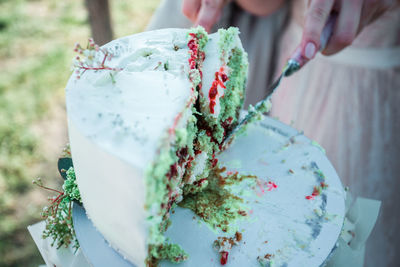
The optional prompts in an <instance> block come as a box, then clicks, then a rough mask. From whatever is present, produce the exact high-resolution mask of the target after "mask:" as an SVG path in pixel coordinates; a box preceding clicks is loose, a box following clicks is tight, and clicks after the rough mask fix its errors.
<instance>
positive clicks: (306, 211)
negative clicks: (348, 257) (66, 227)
mask: <svg viewBox="0 0 400 267" xmlns="http://www.w3.org/2000/svg"><path fill="white" fill-rule="evenodd" d="M218 160H219V164H220V166H224V167H226V172H227V173H228V172H236V171H238V172H239V173H240V174H249V175H250V174H251V175H256V176H257V178H258V179H257V181H256V183H254V182H252V183H250V182H246V180H245V181H243V182H242V183H240V184H239V185H234V186H231V187H230V188H229V190H230V191H231V192H233V193H234V194H236V195H239V196H240V197H241V198H242V199H243V200H244V203H246V205H247V206H248V207H249V209H248V215H249V216H247V217H246V219H242V220H237V221H236V222H235V223H234V225H233V227H235V228H236V229H238V231H239V232H241V233H242V236H243V238H242V241H240V242H239V244H238V245H236V246H233V248H232V250H231V251H230V252H229V256H228V262H227V264H226V265H225V266H228V267H229V266H232V267H236V266H260V261H261V262H263V263H262V264H264V265H265V266H272V265H273V266H287V267H291V266H320V265H322V264H323V263H324V262H325V261H326V260H327V259H328V258H329V255H330V254H331V252H332V251H333V250H334V249H335V246H336V243H337V240H338V237H339V235H340V232H341V229H342V225H343V221H344V216H345V192H344V190H343V187H342V184H341V182H340V180H339V177H338V176H337V174H336V172H335V170H334V168H333V167H332V165H331V163H330V162H329V160H328V159H327V157H326V155H325V153H324V151H323V149H322V148H321V147H320V146H319V145H318V144H316V143H315V142H313V141H311V140H309V139H308V138H307V137H305V136H304V135H303V134H302V133H299V132H298V131H296V130H295V129H293V128H291V127H289V126H287V125H285V124H283V123H281V122H279V121H277V120H275V119H272V118H269V117H265V118H264V119H263V120H262V121H259V122H256V123H254V124H251V125H249V126H248V129H247V131H246V133H244V134H242V135H240V136H237V138H236V140H235V141H234V142H233V143H232V144H231V146H230V147H228V148H227V149H226V150H225V151H224V152H222V153H221V154H220V155H219V156H218ZM272 185H273V186H272ZM73 219H74V228H75V231H76V236H77V238H78V240H79V243H80V246H81V249H82V251H83V253H84V254H85V256H86V258H87V259H88V261H89V262H90V263H91V264H92V265H93V266H95V267H100V266H134V265H133V264H131V263H129V262H128V261H126V260H125V259H124V258H123V257H122V256H121V255H120V254H119V253H118V252H116V251H115V250H114V249H113V248H111V247H110V246H109V245H108V243H107V242H106V241H105V240H104V238H103V236H102V235H101V234H100V233H99V232H98V231H97V230H96V229H95V228H94V226H93V224H92V223H91V221H90V219H88V218H87V216H86V213H85V210H84V208H83V207H81V206H79V205H74V210H73ZM171 220H172V225H171V226H170V227H169V228H168V230H167V231H166V233H165V235H166V236H167V237H168V238H169V240H170V242H172V243H178V244H180V245H181V246H182V248H183V249H184V250H185V251H186V252H187V253H188V254H189V259H188V260H187V261H185V262H183V263H180V264H178V265H177V264H174V263H171V262H167V261H162V262H161V263H160V265H161V266H171V267H172V266H181V267H184V266H185V267H188V266H190V267H193V266H221V265H220V257H221V256H220V254H219V253H218V251H217V250H216V249H215V248H214V247H213V243H214V241H215V240H216V239H217V238H218V237H221V236H225V237H231V236H232V233H224V232H222V231H220V230H215V229H212V228H211V227H210V226H208V225H207V224H206V223H204V222H203V221H202V220H201V219H200V218H199V217H197V216H196V215H195V214H194V213H193V212H192V211H191V210H189V209H184V208H180V207H177V208H176V209H175V212H174V213H173V214H172V215H171Z"/></svg>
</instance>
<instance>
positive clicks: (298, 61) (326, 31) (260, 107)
mask: <svg viewBox="0 0 400 267" xmlns="http://www.w3.org/2000/svg"><path fill="white" fill-rule="evenodd" d="M336 18H337V14H336V13H331V14H330V16H329V18H328V21H327V23H326V24H325V26H324V28H323V30H322V33H321V38H320V48H319V51H322V50H324V49H325V47H326V45H327V44H328V42H329V39H330V37H331V36H332V33H333V28H334V26H335V22H336ZM308 61H309V59H308V58H306V57H303V56H302V54H301V47H300V46H298V47H297V48H296V50H295V51H294V52H293V54H292V56H291V57H290V58H289V60H288V61H287V62H286V64H285V66H284V68H283V70H282V72H281V75H279V77H278V78H277V79H276V80H275V81H274V82H273V83H272V84H271V86H270V87H269V90H268V91H269V92H270V93H269V94H268V95H267V96H266V97H265V98H264V99H263V100H261V101H259V102H257V104H256V105H255V106H254V107H251V108H249V110H248V112H247V114H246V116H245V117H244V118H243V119H242V120H241V121H240V122H239V123H238V125H236V127H235V128H233V130H232V131H231V132H230V133H228V134H227V135H226V137H225V139H224V140H223V141H222V147H225V146H226V145H227V144H229V143H230V142H232V140H233V137H234V136H235V135H236V134H237V133H238V132H239V131H240V129H243V127H244V126H245V125H247V124H248V123H249V122H251V121H253V120H255V119H256V117H257V115H259V114H260V113H264V112H267V111H268V109H269V106H270V105H271V104H270V100H271V97H272V95H273V93H274V92H275V90H276V89H277V88H278V86H279V84H280V82H281V80H282V78H283V77H288V76H290V75H292V74H293V73H295V72H297V71H298V70H300V69H301V68H302V67H303V66H304V65H305V64H306V63H307V62H308Z"/></svg>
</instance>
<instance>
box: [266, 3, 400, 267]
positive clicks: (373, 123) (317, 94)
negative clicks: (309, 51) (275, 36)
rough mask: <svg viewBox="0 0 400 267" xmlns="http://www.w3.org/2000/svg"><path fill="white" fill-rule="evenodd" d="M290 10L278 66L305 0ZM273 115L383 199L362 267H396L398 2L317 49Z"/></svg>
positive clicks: (366, 193)
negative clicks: (327, 48) (335, 49)
mask: <svg viewBox="0 0 400 267" xmlns="http://www.w3.org/2000/svg"><path fill="white" fill-rule="evenodd" d="M292 11H293V13H292V14H293V16H292V18H293V19H292V20H291V21H290V23H289V25H288V27H287V28H286V31H285V33H284V35H283V39H282V49H281V56H280V63H281V64H283V63H284V62H285V60H286V58H287V56H288V55H289V54H290V52H292V51H293V50H294V48H295V46H296V45H297V44H298V43H299V41H300V39H301V33H302V27H301V26H300V22H301V21H302V18H301V17H302V14H303V12H304V6H303V1H296V2H295V4H294V5H293V9H292ZM280 67H282V65H281V66H280ZM271 115H272V116H275V117H278V118H279V119H280V120H281V121H283V122H285V123H287V124H292V125H293V126H294V127H295V128H297V129H299V130H303V131H304V134H305V135H306V136H308V137H310V138H312V139H314V140H316V141H317V142H318V143H320V144H321V145H322V146H323V147H324V148H325V149H326V153H327V155H328V158H329V159H330V160H331V162H332V163H333V165H334V166H335V168H336V170H337V172H338V174H339V177H341V179H342V182H343V184H344V185H346V186H349V187H350V192H352V193H353V194H354V195H356V196H362V197H367V198H373V199H378V200H381V201H382V206H381V211H380V216H379V218H378V220H377V223H376V225H375V228H374V230H373V232H372V234H371V236H370V237H369V241H368V242H367V248H366V256H365V265H366V266H399V264H400V253H399V251H400V232H399V227H400V139H399V138H400V8H397V9H394V10H392V11H390V12H387V13H386V14H385V15H384V16H383V17H381V18H379V19H378V20H377V21H375V22H374V23H373V24H371V25H369V26H368V27H367V28H365V29H364V30H363V31H362V32H361V34H360V35H359V36H358V37H357V39H356V40H355V42H354V43H353V45H352V46H351V47H349V48H346V49H345V50H343V51H342V52H340V53H338V54H337V55H334V56H331V57H324V56H321V55H318V56H317V57H316V58H315V59H314V60H313V61H311V62H309V64H308V65H306V66H305V67H304V68H303V69H302V70H301V71H299V72H298V73H296V74H294V75H293V76H292V77H289V78H287V79H285V80H283V82H282V84H281V86H280V88H279V90H278V91H277V92H276V94H275V95H274V96H273V105H272V113H271Z"/></svg>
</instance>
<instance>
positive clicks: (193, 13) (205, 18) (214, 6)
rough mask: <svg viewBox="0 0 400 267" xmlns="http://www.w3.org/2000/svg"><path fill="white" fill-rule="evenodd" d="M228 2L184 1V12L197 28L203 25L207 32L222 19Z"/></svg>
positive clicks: (219, 0) (225, 0) (220, 0)
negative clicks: (223, 10)
mask: <svg viewBox="0 0 400 267" xmlns="http://www.w3.org/2000/svg"><path fill="white" fill-rule="evenodd" d="M227 2H228V1H227V0H183V4H182V12H183V14H184V15H185V16H186V17H188V18H189V19H190V20H191V21H192V22H193V23H194V25H195V26H197V25H201V26H203V27H204V29H205V30H206V31H207V32H210V30H211V28H212V27H213V26H214V24H215V23H216V22H217V21H218V20H219V18H220V17H221V13H222V9H223V7H224V6H225V5H226V4H227Z"/></svg>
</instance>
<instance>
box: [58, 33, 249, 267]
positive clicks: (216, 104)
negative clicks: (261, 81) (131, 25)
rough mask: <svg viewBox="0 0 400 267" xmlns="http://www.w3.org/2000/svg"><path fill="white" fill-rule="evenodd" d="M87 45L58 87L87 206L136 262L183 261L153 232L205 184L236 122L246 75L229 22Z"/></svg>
mask: <svg viewBox="0 0 400 267" xmlns="http://www.w3.org/2000/svg"><path fill="white" fill-rule="evenodd" d="M88 48H89V49H85V50H81V51H79V52H81V53H82V54H83V55H84V57H85V61H84V62H82V59H80V58H77V60H78V62H77V63H76V73H75V74H74V75H73V76H72V77H71V79H70V81H69V82H68V85H67V88H66V98H67V112H68V126H69V138H70V145H71V152H72V159H73V163H74V169H75V173H76V179H77V184H78V187H79V191H80V193H81V197H82V202H83V204H84V207H85V209H86V211H87V214H88V216H89V218H90V219H91V220H92V222H93V224H94V225H95V227H96V228H97V229H98V231H100V233H101V234H102V235H103V236H104V238H105V239H106V240H107V241H108V242H109V244H110V245H111V246H112V247H113V248H115V249H116V250H118V251H119V252H120V254H122V255H123V256H124V257H126V258H127V259H128V260H129V261H130V262H132V263H133V264H135V265H136V266H144V265H148V266H154V265H157V262H158V261H159V260H162V259H169V260H171V261H174V262H180V261H183V260H185V259H186V258H187V254H186V253H185V252H184V251H183V249H182V248H181V247H180V246H179V245H177V244H170V243H168V242H167V241H166V239H165V237H164V235H163V234H164V232H165V230H166V229H167V227H168V225H169V222H170V221H169V219H168V218H169V213H170V209H171V206H173V205H175V203H179V202H180V201H181V200H182V198H183V197H184V195H186V194H193V193H196V192H198V191H201V190H202V189H203V188H205V187H206V186H207V185H208V181H207V177H208V173H209V170H210V169H211V168H212V167H214V166H215V165H216V164H217V159H216V158H215V153H217V152H218V151H219V150H220V145H221V142H222V140H223V137H224V136H225V135H226V133H227V132H228V131H229V130H230V129H232V127H234V126H235V125H236V124H237V121H238V116H239V112H240V110H241V108H242V104H243V96H244V86H245V79H246V75H247V55H246V53H245V52H244V51H243V48H242V45H241V42H240V39H239V38H238V30H237V29H236V28H229V29H227V30H223V29H221V30H219V31H218V32H217V33H215V34H211V35H208V34H207V33H206V32H205V31H204V30H203V29H202V28H196V29H192V30H190V31H189V30H185V29H165V30H158V31H152V32H145V33H140V34H136V35H132V36H128V37H124V38H121V39H118V40H115V41H112V42H110V43H108V44H106V45H105V46H104V47H101V48H99V47H97V46H95V45H94V44H93V43H90V44H89V46H88Z"/></svg>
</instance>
